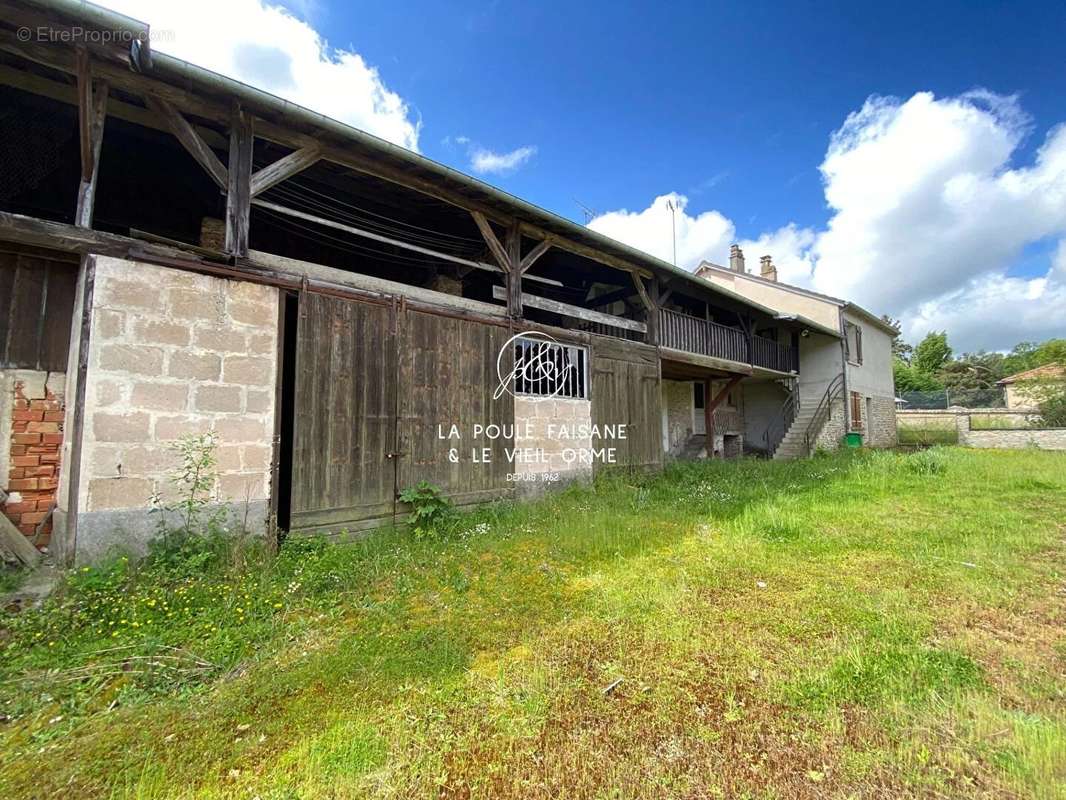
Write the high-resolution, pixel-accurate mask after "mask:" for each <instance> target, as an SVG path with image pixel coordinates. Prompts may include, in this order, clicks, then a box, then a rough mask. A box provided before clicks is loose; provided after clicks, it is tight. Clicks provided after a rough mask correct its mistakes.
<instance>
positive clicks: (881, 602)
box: [0, 448, 1066, 800]
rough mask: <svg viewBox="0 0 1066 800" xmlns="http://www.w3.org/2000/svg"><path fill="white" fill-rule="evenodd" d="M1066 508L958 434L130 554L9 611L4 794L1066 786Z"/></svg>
mask: <svg viewBox="0 0 1066 800" xmlns="http://www.w3.org/2000/svg"><path fill="white" fill-rule="evenodd" d="M1064 520H1066V457H1064V456H1063V454H1055V453H1048V452H1040V451H1010V452H997V451H966V450H959V449H942V448H935V449H933V450H927V451H922V452H918V453H914V454H910V455H903V454H894V453H889V452H875V453H858V454H854V455H848V454H844V455H841V456H834V457H819V458H814V459H810V460H808V461H804V462H796V463H791V464H789V463H786V464H781V463H777V462H770V463H767V462H755V461H745V462H741V463H725V464H722V463H715V464H699V465H680V466H677V467H674V468H671V469H670V470H668V471H667V473H666V474H665V475H662V476H649V477H634V476H622V475H619V476H613V477H608V478H605V479H602V480H599V481H598V482H597V484H596V485H595V486H594V487H592V488H583V489H581V488H575V489H571V490H568V491H566V492H563V493H560V494H557V495H555V496H552V497H549V498H547V499H545V500H543V501H540V502H537V503H532V504H528V505H521V506H511V505H499V506H493V507H490V508H485V509H482V510H480V511H478V512H476V513H474V514H472V515H469V516H467V517H464V518H463V520H462V522H461V524H460V526H459V529H458V530H457V531H456V532H454V533H453V534H451V535H449V536H448V537H447V538H445V539H444V540H432V539H430V540H425V539H422V540H419V539H416V538H415V537H414V536H413V535H411V534H409V533H406V532H404V531H382V532H379V533H376V534H374V535H372V536H370V537H368V538H365V539H363V540H360V541H357V542H355V543H352V544H350V545H325V544H323V543H321V542H317V541H293V542H290V543H287V544H286V545H285V546H283V548H282V550H281V552H280V554H279V555H278V556H277V557H276V558H270V557H268V556H266V555H265V554H261V553H257V552H254V551H251V552H249V551H243V552H240V553H238V558H237V559H236V560H237V561H238V562H239V564H240V565H239V566H233V565H232V562H233V560H234V559H233V556H232V554H231V553H228V552H227V551H226V550H225V549H224V548H220V547H218V546H216V545H206V544H205V545H201V546H193V545H189V546H187V547H186V548H185V551H184V552H182V553H179V554H176V555H175V554H172V555H171V556H169V557H168V558H162V557H156V558H155V559H152V560H150V561H149V562H147V563H145V564H141V565H137V566H131V565H130V564H128V563H127V562H117V563H115V564H113V565H111V566H109V567H108V568H106V569H100V570H91V571H88V572H83V573H77V574H76V575H74V576H72V578H71V580H70V583H69V585H68V586H66V587H65V588H64V589H63V590H62V591H61V593H60V594H59V595H57V597H56V598H55V600H54V601H52V605H51V607H49V608H46V609H44V610H43V611H41V612H28V613H23V614H20V615H16V616H14V617H6V618H3V619H2V622H0V648H2V649H0V713H3V714H5V715H6V716H7V717H8V719H7V720H6V721H5V722H3V723H0V796H2V797H5V798H7V797H11V798H21V797H51V796H55V797H59V796H64V797H67V796H69V797H93V796H103V797H115V798H126V797H130V798H134V797H136V798H164V797H166V798H170V797H209V798H252V797H257V796H258V797H260V798H263V800H267V799H268V798H276V799H280V798H318V797H332V798H346V797H403V798H407V797H427V798H428V797H442V796H443V797H492V798H495V797H521V798H528V797H533V798H537V797H544V798H548V797H596V798H615V797H617V798H623V797H625V798H628V797H648V798H653V797H654V798H659V797H749V798H792V797H811V798H815V797H818V798H820V797H869V796H910V797H926V796H928V797H967V798H969V797H988V798H999V797H1013V796H1024V797H1040V798H1055V797H1066V702H1064V700H1066V695H1064V689H1063V686H1064V685H1066V682H1064V677H1066V643H1064V639H1063V629H1064V627H1066V624H1064V620H1066V592H1064V591H1063V586H1064V580H1066V578H1064V574H1063V573H1064V567H1063V564H1064V563H1066V562H1064V559H1063V556H1064V555H1066V543H1064V534H1066V525H1064V522H1063V521H1064ZM619 679H621V683H617V684H616V685H615V686H614V688H613V690H611V691H610V692H605V689H606V688H607V687H608V686H611V685H613V684H614V683H615V681H618V680H619Z"/></svg>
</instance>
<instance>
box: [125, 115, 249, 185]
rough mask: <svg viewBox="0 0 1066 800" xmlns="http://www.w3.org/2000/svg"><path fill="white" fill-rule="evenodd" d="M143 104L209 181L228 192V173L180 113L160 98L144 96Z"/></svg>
mask: <svg viewBox="0 0 1066 800" xmlns="http://www.w3.org/2000/svg"><path fill="white" fill-rule="evenodd" d="M144 102H145V103H146V104H147V105H148V107H149V108H150V109H152V111H154V112H155V113H156V114H157V115H158V116H159V117H160V119H162V120H163V122H165V123H166V125H167V127H168V128H169V129H170V132H171V133H173V134H174V136H175V137H176V138H177V140H178V141H179V142H181V146H182V147H184V148H185V149H186V150H187V151H188V152H189V155H191V156H192V157H193V158H194V159H195V160H196V163H197V164H199V165H200V166H201V167H203V168H204V171H206V172H207V174H208V175H210V176H211V180H213V181H214V182H215V183H216V184H218V187H219V188H220V189H222V191H224V192H225V191H228V189H229V173H228V171H227V170H226V167H225V165H224V164H223V163H222V161H221V160H219V157H218V156H216V155H215V151H214V150H212V149H211V148H210V147H209V146H208V144H207V142H205V141H204V140H203V139H202V138H200V134H198V133H197V132H196V130H195V129H194V128H193V126H192V125H190V124H189V121H188V120H187V119H185V117H184V116H182V114H181V112H180V111H178V110H177V109H176V108H174V106H172V105H171V104H170V103H169V102H167V101H166V100H164V99H163V98H161V97H154V96H152V95H145V98H144Z"/></svg>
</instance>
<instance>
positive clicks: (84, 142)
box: [75, 47, 93, 181]
mask: <svg viewBox="0 0 1066 800" xmlns="http://www.w3.org/2000/svg"><path fill="white" fill-rule="evenodd" d="M75 57H76V58H77V73H76V77H77V79H78V143H79V145H80V147H81V179H82V181H87V180H89V178H91V177H92V174H93V173H92V161H93V155H92V152H93V121H92V110H93V74H92V68H91V66H90V64H89V51H88V49H87V48H85V47H79V48H78V49H77V50H76V56H75Z"/></svg>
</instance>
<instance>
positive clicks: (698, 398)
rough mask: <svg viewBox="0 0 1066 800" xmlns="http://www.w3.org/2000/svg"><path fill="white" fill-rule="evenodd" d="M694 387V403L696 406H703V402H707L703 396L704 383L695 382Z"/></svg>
mask: <svg viewBox="0 0 1066 800" xmlns="http://www.w3.org/2000/svg"><path fill="white" fill-rule="evenodd" d="M693 387H694V389H693V395H692V398H693V400H692V403H693V405H694V406H695V407H696V408H703V404H704V403H705V402H706V401H705V400H704V397H703V384H702V383H694V384H693Z"/></svg>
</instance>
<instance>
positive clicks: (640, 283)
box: [629, 272, 655, 312]
mask: <svg viewBox="0 0 1066 800" xmlns="http://www.w3.org/2000/svg"><path fill="white" fill-rule="evenodd" d="M629 277H631V278H632V279H633V285H634V286H635V287H636V289H637V294H639V295H640V302H641V303H642V304H643V306H644V309H645V310H646V311H649V312H650V311H651V310H652V309H654V308H655V306H654V305H653V304H652V302H651V298H650V297H648V290H647V289H645V288H644V280H643V279H642V278H641V277H640V276H639V275H638V274H637V273H635V272H630V273H629Z"/></svg>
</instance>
